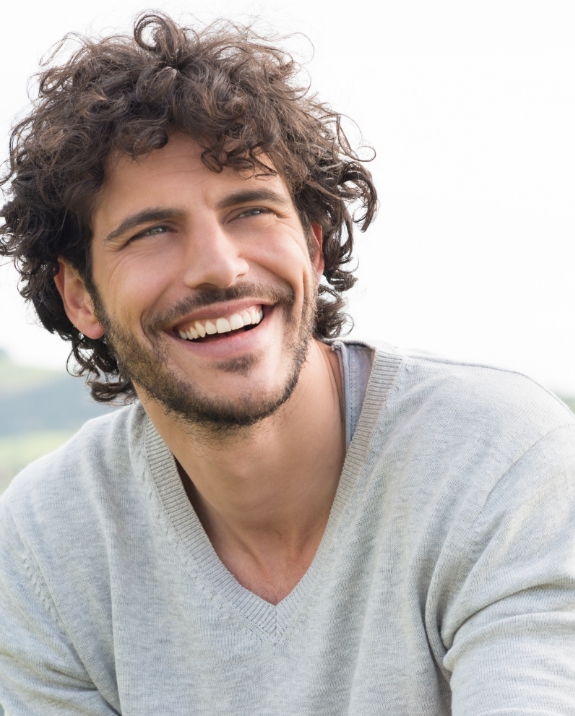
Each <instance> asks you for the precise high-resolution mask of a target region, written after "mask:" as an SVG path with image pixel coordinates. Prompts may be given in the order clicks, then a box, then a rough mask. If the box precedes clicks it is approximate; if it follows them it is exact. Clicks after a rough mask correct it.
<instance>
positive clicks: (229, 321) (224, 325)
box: [177, 306, 264, 341]
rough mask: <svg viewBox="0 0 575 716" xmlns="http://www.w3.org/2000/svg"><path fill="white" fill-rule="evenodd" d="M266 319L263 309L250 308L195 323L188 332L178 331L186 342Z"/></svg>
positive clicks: (187, 329)
mask: <svg viewBox="0 0 575 716" xmlns="http://www.w3.org/2000/svg"><path fill="white" fill-rule="evenodd" d="M263 317H264V312H263V311H262V309H261V307H256V306H250V307H249V308H246V309H245V310H243V311H240V312H239V313H232V315H231V316H222V318H213V319H208V320H204V321H194V322H193V323H192V324H190V325H189V326H188V327H187V328H186V330H185V331H184V330H178V332H177V333H178V336H180V338H183V339H184V340H188V341H193V340H195V339H196V338H203V337H204V336H205V335H206V334H207V335H208V336H211V335H213V334H214V333H228V332H229V331H235V330H237V329H238V328H243V327H244V326H250V325H253V324H257V323H259V322H260V321H261V320H262V318H263Z"/></svg>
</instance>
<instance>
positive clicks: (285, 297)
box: [143, 282, 295, 332]
mask: <svg viewBox="0 0 575 716" xmlns="http://www.w3.org/2000/svg"><path fill="white" fill-rule="evenodd" d="M242 298H253V299H254V302H256V303H257V302H258V300H261V301H263V302H266V303H272V304H274V305H279V306H283V307H284V308H289V307H291V306H293V304H294V302H295V294H294V292H293V289H292V288H291V287H288V286H285V287H283V286H277V285H274V286H271V285H269V284H265V283H254V282H250V283H241V284H238V285H237V286H230V287H229V288H198V289H195V290H194V293H193V294H191V295H189V296H186V297H185V298H183V299H182V300H181V301H178V303H176V304H175V305H174V306H171V307H170V308H169V309H167V310H164V311H161V312H159V313H157V314H153V315H150V316H149V317H148V318H147V319H146V321H144V322H143V328H144V330H145V331H146V332H147V331H150V332H156V331H161V330H165V329H166V328H168V327H170V326H173V325H174V324H175V323H177V322H178V321H179V320H180V319H182V318H184V317H185V316H187V315H188V314H189V313H192V312H193V311H196V310H197V309H198V308H204V307H205V306H216V305H217V304H218V303H225V302H226V301H237V300H239V299H242Z"/></svg>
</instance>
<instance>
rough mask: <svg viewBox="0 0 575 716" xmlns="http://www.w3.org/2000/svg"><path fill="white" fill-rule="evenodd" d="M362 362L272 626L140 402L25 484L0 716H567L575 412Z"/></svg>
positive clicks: (13, 497) (574, 626)
mask: <svg viewBox="0 0 575 716" xmlns="http://www.w3.org/2000/svg"><path fill="white" fill-rule="evenodd" d="M339 350H341V348H340V349H339ZM345 350H347V349H344V352H345ZM361 350H364V353H363V357H362V358H361V359H360V360H359V361H357V360H356V361H355V362H354V361H353V360H352V361H350V360H348V361H347V365H348V370H351V371H352V372H353V370H356V372H359V373H361V371H362V370H363V371H364V373H365V365H366V364H365V358H366V355H365V349H364V348H362V349H361ZM368 357H369V361H370V362H371V360H373V369H372V370H371V374H370V375H369V382H368V384H367V390H366V392H365V398H363V389H362V385H364V384H363V383H362V379H361V375H358V376H355V377H354V376H353V375H348V376H347V377H346V380H347V383H346V380H344V384H345V385H347V386H352V387H348V389H347V390H348V392H349V393H350V394H348V395H346V404H347V411H346V412H347V413H348V415H347V417H348V423H349V426H350V427H349V428H348V432H351V433H352V434H353V438H352V439H351V442H350V444H349V447H348V450H347V453H346V459H345V464H344V467H343V471H342V474H341V478H340V483H339V487H338V490H337V493H336V496H335V500H334V503H333V506H332V509H331V514H330V518H329V521H328V524H327V528H326V530H325V534H324V536H323V540H322V542H321V544H320V546H319V549H318V551H317V554H316V556H315V559H314V560H313V563H312V565H311V566H310V568H309V570H308V571H307V573H306V574H305V576H304V577H303V579H302V580H301V581H300V582H299V584H298V585H297V586H296V587H295V589H294V590H293V591H292V592H291V593H290V594H289V595H288V596H287V597H286V598H285V599H284V600H282V601H281V602H280V603H279V604H278V605H277V606H273V605H272V604H270V603H268V602H266V601H264V600H262V599H260V598H259V597H258V596H256V595H255V594H253V593H251V592H249V591H248V590H246V589H244V588H243V587H242V586H241V585H240V584H239V583H238V582H237V581H236V580H235V579H234V577H233V576H232V575H231V574H230V572H228V570H227V569H226V568H225V567H224V565H223V564H222V562H221V561H220V560H219V559H218V557H217V555H216V554H215V552H214V550H213V548H212V546H211V543H210V541H209V539H208V537H207V536H206V534H205V532H204V530H203V528H202V525H201V524H200V522H199V520H198V519H197V517H196V514H195V512H194V510H193V508H192V506H191V505H190V502H189V501H188V499H187V497H186V493H185V491H184V488H183V485H182V483H181V480H180V477H179V475H178V472H177V469H176V466H175V462H174V459H173V456H172V455H171V453H170V451H169V449H168V447H167V445H166V444H165V443H164V441H163V440H162V439H161V438H160V436H159V434H158V433H157V431H156V430H155V428H154V426H153V425H152V423H151V422H150V420H149V419H148V417H147V415H146V413H145V412H144V410H143V409H142V407H141V406H140V405H139V404H135V405H133V406H130V407H128V408H124V409H121V410H118V411H116V412H115V413H113V414H111V415H109V416H105V417H103V418H99V419H96V420H93V421H91V422H89V423H88V424H86V426H85V427H84V428H83V429H82V430H81V431H80V432H79V433H78V434H77V435H76V436H75V437H74V438H72V440H71V441H69V442H68V443H67V444H66V445H65V446H63V447H62V448H60V449H59V450H57V451H56V452H55V453H53V454H51V455H49V456H46V457H44V458H41V459H40V460H38V461H37V462H35V463H33V464H32V465H30V466H29V467H28V468H26V469H25V470H24V471H23V472H22V473H21V474H20V475H19V476H18V477H17V478H16V479H15V480H14V481H13V483H12V485H11V486H10V488H9V489H8V490H7V492H6V493H5V494H4V496H3V497H2V499H1V500H0V703H2V704H3V706H4V708H5V709H6V712H7V714H8V715H9V716H52V715H56V714H57V715H58V716H72V715H74V716H77V715H80V714H82V715H84V716H96V715H98V716H103V715H104V714H106V715H110V714H122V715H123V716H143V715H144V714H150V715H152V714H153V715H156V714H157V715H159V714H162V715H163V714H166V715H168V714H169V716H180V715H181V716H184V714H185V716H196V715H197V716H199V715H202V716H214V715H215V716H218V715H220V714H221V715H225V716H239V715H241V716H243V715H245V716H254V715H255V716H260V715H261V716H279V715H281V716H308V715H309V716H344V715H353V716H371V715H372V714H373V715H375V714H381V715H383V714H385V715H386V716H415V715H417V716H441V715H444V714H445V715H447V714H451V713H452V714H454V715H455V716H487V715H490V716H551V715H555V716H559V715H561V716H567V715H570V714H573V715H575V419H574V417H573V415H572V414H571V413H570V411H569V410H568V409H567V408H566V407H565V406H564V405H563V404H562V403H561V402H560V401H559V400H558V399H557V398H555V397H554V396H552V395H551V394H549V393H547V392H546V391H544V390H543V389H542V388H540V387H538V386H537V385H535V384H534V383H533V382H532V381H530V380H529V379H528V378H526V377H524V376H522V375H520V374H516V373H512V372H509V371H504V370H499V369H494V368H490V367H485V366H481V365H469V364H463V363H458V362H452V361H447V360H444V359H441V358H435V357H432V356H428V355H425V354H417V353H413V352H411V353H405V352H400V351H398V350H396V349H394V348H392V347H389V346H382V347H379V348H378V349H377V350H376V351H375V354H373V353H372V352H369V356H368ZM348 358H349V355H348ZM353 365H356V366H359V367H356V369H354V368H353ZM361 365H363V366H364V367H363V369H362V368H361ZM354 381H355V382H354ZM354 385H355V388H354V387H353V386H354ZM364 388H365V386H364ZM354 391H355V393H356V395H359V396H360V397H359V400H360V403H362V404H363V408H362V409H361V414H360V415H359V417H358V418H357V420H354V419H353V418H352V417H350V415H349V410H350V409H351V408H350V405H351V403H353V398H352V396H351V393H353V392H354ZM356 399H357V398H356ZM357 408H358V405H356V406H355V408H353V409H357ZM356 412H357V413H359V410H357V411H356ZM349 437H350V438H351V435H350V436H349ZM191 477H192V479H193V475H192V476H191Z"/></svg>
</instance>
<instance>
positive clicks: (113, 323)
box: [91, 283, 317, 437]
mask: <svg viewBox="0 0 575 716" xmlns="http://www.w3.org/2000/svg"><path fill="white" fill-rule="evenodd" d="M91 289H92V290H91V293H92V300H93V303H94V307H95V312H96V316H97V318H98V320H99V321H100V324H101V325H102V327H103V328H104V330H105V334H106V341H107V344H108V347H109V348H110V349H111V350H112V352H113V353H114V355H115V356H116V359H117V361H118V365H119V368H120V373H121V375H122V377H125V378H129V379H130V380H131V381H132V383H133V384H134V385H135V386H138V387H140V388H142V389H143V390H144V391H145V393H146V394H147V395H148V396H149V397H150V398H151V399H152V400H154V401H156V402H157V403H159V404H160V405H161V406H162V408H163V410H164V411H165V412H166V414H169V415H170V416H172V417H173V418H175V419H176V420H178V421H179V422H182V423H183V424H184V425H185V426H186V427H188V428H189V429H192V430H200V431H201V432H203V433H205V434H209V435H212V436H217V437H223V436H225V435H230V434H233V433H237V432H238V431H239V430H241V429H244V428H248V427H250V426H252V425H254V424H256V423H258V422H259V421H261V420H264V419H265V418H267V417H269V416H271V415H273V414H274V413H275V412H276V411H277V410H278V408H280V407H281V406H282V405H283V404H284V403H286V401H287V400H288V399H289V398H290V396H291V395H292V393H293V391H294V389H295V387H296V385H297V383H298V379H299V376H300V373H301V369H302V367H303V365H304V363H305V360H306V357H307V352H308V348H309V344H310V341H311V338H312V336H313V329H314V326H315V320H316V298H317V290H307V291H306V292H305V295H304V301H303V305H302V310H301V315H300V316H299V317H296V316H295V315H294V303H295V296H294V293H293V291H292V290H291V289H288V288H283V287H279V288H278V287H273V288H272V287H269V286H266V285H262V284H253V283H250V284H240V285H238V286H235V287H232V288H228V289H200V290H198V291H196V292H195V293H194V295H193V296H190V297H188V298H186V299H184V300H183V301H181V302H180V303H179V304H177V305H176V306H174V307H173V308H172V309H170V310H169V311H166V312H163V313H159V314H157V315H152V316H149V317H148V318H147V319H146V321H145V322H143V323H142V328H143V331H144V334H145V335H146V337H147V339H148V342H149V346H150V347H148V346H146V345H144V344H143V343H142V342H141V341H140V340H139V339H138V337H137V336H136V335H135V333H133V332H132V331H130V330H129V329H127V328H125V327H124V326H122V325H121V324H120V322H119V321H117V320H114V319H112V318H111V317H110V315H109V314H108V313H107V311H106V309H105V307H104V303H103V301H102V299H101V296H100V295H99V293H98V291H97V289H96V287H95V286H92V287H91ZM248 297H251V298H254V299H255V301H256V302H257V300H258V299H263V300H265V301H269V302H271V303H272V304H273V305H274V307H275V308H274V310H281V311H283V313H284V318H285V323H286V326H287V327H288V332H287V335H286V338H285V339H284V346H283V351H284V354H285V355H286V357H287V363H288V370H287V374H286V378H285V380H284V382H283V384H282V385H280V386H279V387H278V389H277V390H276V391H275V392H274V393H271V394H264V393H261V394H257V393H256V394H254V393H253V392H252V391H250V392H249V394H246V395H243V396H241V397H239V398H236V399H235V400H226V399H224V398H221V397H218V396H214V395H210V394H208V393H206V392H205V391H202V390H201V388H200V386H199V385H198V383H197V382H194V381H191V380H189V379H187V378H186V377H185V376H183V375H182V376H180V375H178V374H177V373H176V372H175V371H174V370H170V368H169V367H168V350H167V347H166V345H165V344H164V343H163V342H162V341H161V340H160V336H162V335H163V334H164V333H165V329H166V327H168V326H170V325H174V324H175V323H176V322H177V320H178V318H179V317H181V316H184V315H186V314H188V313H191V312H192V311H194V310H196V309H198V308H201V307H203V306H208V305H209V306H215V305H217V303H220V302H223V301H231V300H237V299H242V298H248ZM298 319H299V320H298ZM298 324H299V325H298ZM258 360H259V358H258V357H257V355H254V354H250V355H247V356H242V357H240V358H235V359H231V360H227V361H220V362H218V364H217V368H218V369H219V370H221V371H223V372H226V373H236V374H239V375H242V376H247V375H249V373H250V371H251V369H252V368H253V367H254V366H255V365H256V364H257V362H258Z"/></svg>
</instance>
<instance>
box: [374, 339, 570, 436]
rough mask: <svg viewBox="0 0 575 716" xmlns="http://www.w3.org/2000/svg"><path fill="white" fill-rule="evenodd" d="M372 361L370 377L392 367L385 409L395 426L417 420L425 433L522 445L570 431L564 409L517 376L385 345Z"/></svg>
mask: <svg viewBox="0 0 575 716" xmlns="http://www.w3.org/2000/svg"><path fill="white" fill-rule="evenodd" d="M375 355H376V360H375V363H374V373H376V372H377V371H378V370H379V371H380V372H381V371H383V372H385V370H386V369H388V366H389V365H390V363H392V362H395V363H396V364H397V369H396V372H395V375H394V379H393V383H392V385H390V387H389V390H388V393H387V396H386V408H387V411H388V415H390V414H391V415H393V416H395V417H396V418H397V419H399V420H401V419H409V418H412V419H413V418H418V419H419V420H421V421H422V422H425V423H428V427H431V424H437V427H438V428H440V427H441V426H444V427H447V426H449V428H450V429H451V430H457V432H458V433H466V434H468V435H469V434H470V431H473V432H472V434H477V432H482V431H484V432H485V433H487V434H501V436H503V435H505V436H506V439H507V440H508V441H511V442H512V441H513V440H514V438H516V439H519V440H520V442H522V443H524V442H529V440H530V439H532V440H535V439H537V437H541V436H543V435H545V434H546V433H548V432H549V431H552V430H553V429H555V428H558V427H562V426H569V425H570V426H575V415H574V414H573V413H572V411H571V410H570V409H569V408H568V407H567V406H566V405H565V403H563V401H561V400H560V399H559V398H558V397H557V396H555V395H553V394H552V393H551V392H549V391H548V390H546V389H545V388H543V387H542V386H540V385H538V384H537V383H536V382H535V381H533V380H532V379H531V378H529V377H528V376H526V375H523V374H522V373H519V372H516V371H512V370H506V369H502V368H498V367H495V366H490V365H484V364H480V363H468V362H464V361H457V360H450V359H448V358H444V357H442V356H436V355H433V354H428V353H424V352H419V351H400V350H398V349H395V348H393V347H391V346H386V345H380V346H376V354H375Z"/></svg>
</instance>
